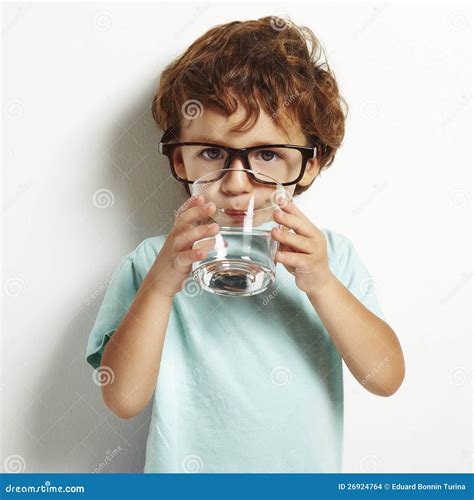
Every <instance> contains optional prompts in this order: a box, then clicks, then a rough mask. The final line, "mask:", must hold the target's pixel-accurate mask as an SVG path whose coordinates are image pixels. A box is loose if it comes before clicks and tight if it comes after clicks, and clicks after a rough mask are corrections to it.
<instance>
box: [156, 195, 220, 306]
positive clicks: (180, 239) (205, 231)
mask: <svg viewBox="0 0 474 500" xmlns="http://www.w3.org/2000/svg"><path fill="white" fill-rule="evenodd" d="M203 203H204V197H203V196H202V195H199V196H197V197H195V196H193V197H191V198H189V199H188V200H186V201H185V202H184V203H183V204H182V205H181V206H180V207H179V209H178V211H177V215H176V219H175V223H174V226H173V228H172V229H171V231H170V232H169V234H168V236H167V238H166V240H165V242H164V244H163V247H162V248H161V250H160V253H159V254H158V256H157V257H156V260H155V262H154V263H153V266H152V267H151V269H150V271H149V273H148V275H147V278H148V280H149V281H150V282H151V284H152V285H151V286H153V289H154V290H156V291H158V293H161V294H162V295H166V296H168V297H173V296H174V295H176V294H177V293H178V292H180V291H181V289H182V286H183V282H184V280H186V279H187V278H188V277H189V273H190V272H191V269H192V264H193V262H195V261H198V260H202V259H204V257H205V256H206V254H207V252H206V251H203V249H193V248H192V246H193V244H194V243H195V242H196V241H198V240H200V239H201V238H206V237H210V236H214V235H216V234H217V233H218V232H219V229H220V228H219V225H218V224H216V223H212V224H202V225H196V224H197V223H198V222H203V221H205V220H206V219H208V218H209V217H210V216H212V214H213V213H214V212H215V210H216V205H215V204H214V203H212V202H211V203H210V204H209V206H208V207H206V205H204V204H203Z"/></svg>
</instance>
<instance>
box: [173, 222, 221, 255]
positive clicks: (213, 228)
mask: <svg viewBox="0 0 474 500" xmlns="http://www.w3.org/2000/svg"><path fill="white" fill-rule="evenodd" d="M219 230H220V226H219V224H216V223H215V222H214V223H212V224H203V225H200V226H194V227H192V228H190V229H187V230H185V231H182V232H180V233H179V234H178V235H177V236H176V237H175V239H174V243H173V248H174V249H175V250H176V251H178V252H180V251H182V250H186V249H189V248H190V247H191V246H192V245H193V244H194V243H195V242H196V241H198V240H200V239H202V238H206V237H209V236H213V235H215V234H217V233H218V232H219Z"/></svg>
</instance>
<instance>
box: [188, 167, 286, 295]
mask: <svg viewBox="0 0 474 500" xmlns="http://www.w3.org/2000/svg"><path fill="white" fill-rule="evenodd" d="M229 176H248V179H247V180H245V182H250V183H251V184H252V186H251V188H250V189H247V190H246V191H243V192H241V193H239V194H238V195H236V194H231V193H230V190H229V188H228V184H226V183H227V182H229V179H230V177H229ZM257 179H260V180H262V181H266V182H273V183H274V184H262V183H260V182H258V181H257ZM234 181H235V179H234ZM247 186H249V185H248V184H247ZM191 194H192V195H193V196H198V195H199V194H202V195H203V196H204V199H205V203H208V202H209V201H213V202H214V203H215V205H216V211H215V212H214V214H213V216H212V217H209V218H208V219H206V220H204V221H202V222H201V224H209V223H211V222H216V223H217V224H219V226H220V231H219V232H218V233H217V234H216V235H215V236H211V237H207V238H203V239H201V240H199V241H196V242H195V243H194V245H193V248H198V249H200V250H205V251H207V252H208V254H207V256H206V257H205V258H204V259H202V260H200V261H196V262H194V263H193V266H192V276H193V278H194V280H195V281H196V282H198V283H199V285H200V286H201V287H202V288H203V289H204V290H207V291H209V292H212V293H215V294H218V295H226V296H249V295H255V294H257V293H261V292H263V291H264V290H266V289H267V288H268V287H269V286H271V285H272V284H273V282H274V279H275V272H276V265H275V254H276V251H277V249H278V242H277V241H275V240H274V239H273V238H272V236H271V229H272V228H273V227H278V228H281V224H278V223H277V222H275V221H274V220H273V211H274V210H275V208H277V207H278V202H277V199H278V198H279V197H281V198H283V199H284V200H290V199H291V193H290V192H289V190H288V189H287V187H285V186H282V185H281V184H280V183H278V182H277V181H276V180H275V179H273V178H272V177H270V176H268V175H264V174H261V173H256V172H251V171H249V170H242V169H231V168H227V169H221V170H215V171H213V172H210V173H208V174H206V175H204V176H202V177H200V178H199V179H197V180H196V181H194V183H193V184H192V185H191Z"/></svg>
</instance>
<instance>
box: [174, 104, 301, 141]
mask: <svg viewBox="0 0 474 500" xmlns="http://www.w3.org/2000/svg"><path fill="white" fill-rule="evenodd" d="M245 116H246V112H245V109H244V108H243V107H242V105H241V104H240V103H239V106H238V108H237V110H236V112H235V113H233V114H232V115H230V116H228V115H226V114H225V113H224V112H223V111H222V110H221V109H219V108H217V107H213V106H207V107H206V106H202V107H200V110H199V113H196V114H195V115H194V116H193V117H192V118H183V119H182V120H181V133H180V140H181V141H182V142H185V141H197V142H215V143H222V144H226V145H228V146H233V147H245V146H251V145H253V144H278V143H289V144H302V145H303V144H305V136H304V134H303V131H302V130H301V127H300V125H299V124H298V123H297V122H296V121H295V120H294V119H292V118H291V117H289V116H287V115H285V114H284V113H283V112H280V113H279V116H278V117H279V119H281V120H282V121H283V124H284V127H285V130H282V129H281V128H280V127H278V126H277V125H276V123H275V121H274V119H273V117H272V116H270V115H269V114H268V113H266V112H265V111H264V110H263V109H262V108H260V115H259V117H258V119H257V121H256V122H255V124H254V125H253V126H252V127H251V128H249V129H247V130H241V131H239V130H233V129H235V128H236V127H237V125H238V124H239V122H241V121H242V120H244V119H245Z"/></svg>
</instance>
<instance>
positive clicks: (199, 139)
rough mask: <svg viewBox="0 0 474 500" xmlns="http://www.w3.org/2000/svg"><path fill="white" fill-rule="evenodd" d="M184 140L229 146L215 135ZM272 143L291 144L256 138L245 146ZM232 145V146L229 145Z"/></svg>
mask: <svg viewBox="0 0 474 500" xmlns="http://www.w3.org/2000/svg"><path fill="white" fill-rule="evenodd" d="M183 142H208V143H210V144H215V145H216V146H228V144H225V143H224V142H223V141H219V140H218V139H215V138H214V137H211V138H209V137H196V138H193V139H190V140H189V141H183ZM271 144H290V143H288V142H286V141H283V140H282V141H276V140H275V139H272V140H256V141H253V142H252V143H251V144H247V145H246V146H245V147H247V148H251V147H253V146H266V145H271ZM229 147H232V146H229Z"/></svg>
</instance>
